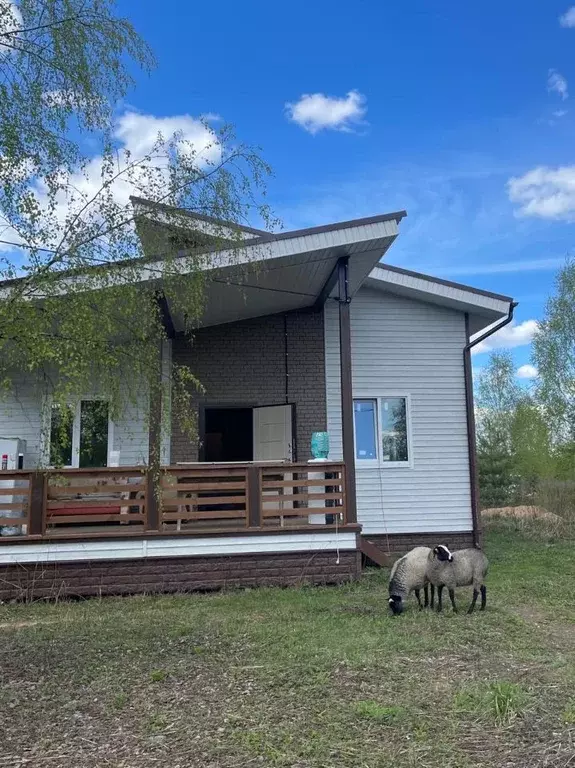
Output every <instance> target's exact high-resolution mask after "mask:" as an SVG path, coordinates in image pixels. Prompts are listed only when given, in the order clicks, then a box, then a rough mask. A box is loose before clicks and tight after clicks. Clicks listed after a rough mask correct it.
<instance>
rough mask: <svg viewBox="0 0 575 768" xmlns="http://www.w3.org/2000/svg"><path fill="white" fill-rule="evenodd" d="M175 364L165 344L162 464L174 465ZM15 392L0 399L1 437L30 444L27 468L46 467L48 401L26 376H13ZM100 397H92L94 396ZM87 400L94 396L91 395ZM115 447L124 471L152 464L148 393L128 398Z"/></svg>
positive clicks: (115, 432)
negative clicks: (172, 388) (172, 393)
mask: <svg viewBox="0 0 575 768" xmlns="http://www.w3.org/2000/svg"><path fill="white" fill-rule="evenodd" d="M171 361H172V350H171V342H169V341H165V342H164V345H163V349H162V377H163V381H164V385H165V386H164V391H163V398H164V400H163V403H164V404H163V411H164V416H165V423H164V424H163V428H162V462H163V463H164V464H169V463H170V421H169V420H170V407H171V402H170V400H171V398H170V371H171ZM13 381H14V389H13V391H12V393H11V394H9V395H2V397H1V398H0V436H1V437H19V438H20V439H23V440H26V455H25V467H26V468H35V467H38V466H42V465H43V464H44V463H45V462H46V460H47V457H46V456H45V455H44V454H45V450H44V448H43V443H44V441H45V438H46V435H47V431H48V427H49V424H48V413H47V412H45V411H46V408H47V405H46V403H47V401H46V398H45V395H44V391H43V389H42V387H41V385H40V384H39V383H38V382H35V381H33V380H32V379H31V378H28V379H27V378H26V377H24V376H23V375H16V376H13ZM94 394H96V393H92V395H94ZM86 397H87V398H89V397H90V395H89V394H88V393H87V394H86ZM112 433H113V437H112V445H111V446H110V447H109V450H115V451H120V464H121V466H124V467H129V466H136V465H140V464H147V462H148V393H147V388H146V387H142V388H141V390H140V392H137V393H134V394H132V396H131V397H130V398H128V397H126V401H125V404H124V408H123V410H122V413H121V415H120V416H118V417H116V419H115V420H114V424H113V430H112Z"/></svg>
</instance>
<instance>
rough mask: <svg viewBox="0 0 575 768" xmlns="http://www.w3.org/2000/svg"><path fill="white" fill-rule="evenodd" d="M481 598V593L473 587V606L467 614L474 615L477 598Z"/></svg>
mask: <svg viewBox="0 0 575 768" xmlns="http://www.w3.org/2000/svg"><path fill="white" fill-rule="evenodd" d="M478 596H479V591H478V590H477V589H475V587H473V600H472V601H471V605H470V606H469V610H468V611H467V613H473V611H474V610H475V603H476V602H477V597H478Z"/></svg>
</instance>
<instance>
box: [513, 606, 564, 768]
mask: <svg viewBox="0 0 575 768" xmlns="http://www.w3.org/2000/svg"><path fill="white" fill-rule="evenodd" d="M511 611H512V612H513V613H515V614H517V616H521V618H522V619H524V620H525V621H527V622H529V624H531V625H532V626H534V627H537V628H538V629H542V630H543V631H544V632H545V644H546V645H547V646H549V647H551V648H556V649H557V650H560V651H575V627H574V626H573V624H568V623H567V622H561V621H557V620H556V619H554V618H553V617H551V616H549V615H548V614H546V613H544V612H543V611H541V610H540V609H538V608H536V607H533V606H527V605H522V606H519V607H515V608H511ZM574 762H575V760H574Z"/></svg>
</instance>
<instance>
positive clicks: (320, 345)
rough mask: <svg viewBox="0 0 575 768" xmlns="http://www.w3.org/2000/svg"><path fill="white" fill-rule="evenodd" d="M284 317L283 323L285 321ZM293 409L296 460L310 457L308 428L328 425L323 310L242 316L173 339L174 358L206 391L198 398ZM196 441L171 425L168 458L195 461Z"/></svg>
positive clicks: (319, 428)
mask: <svg viewBox="0 0 575 768" xmlns="http://www.w3.org/2000/svg"><path fill="white" fill-rule="evenodd" d="M284 322H285V323H286V325H284ZM286 326H287V352H288V355H287V372H288V376H287V401H288V402H290V403H293V404H294V406H295V414H296V435H295V442H296V446H295V447H296V455H295V456H294V458H297V460H298V461H307V459H309V458H311V455H310V441H311V434H312V432H315V431H323V430H325V429H326V405H325V364H324V362H325V361H324V336H323V313H322V312H315V313H311V312H306V313H292V314H287V315H285V316H284V315H270V316H268V317H263V318H256V319H253V320H245V321H242V322H239V323H232V324H229V325H221V326H214V327H212V328H205V329H201V330H199V331H197V332H196V334H195V335H194V338H193V341H192V342H190V341H189V340H187V339H177V340H176V341H175V342H174V344H173V349H172V354H173V360H174V362H175V363H177V364H180V365H181V364H185V365H188V366H189V367H190V369H191V370H192V372H193V373H194V375H195V376H196V377H197V378H198V379H199V381H200V382H201V384H202V385H203V387H204V388H205V393H204V394H203V395H201V396H200V395H197V396H196V397H195V400H196V402H198V403H200V402H203V403H206V404H213V405H226V404H236V405H246V406H258V405H259V406H261V405H280V404H282V403H285V402H286V357H285V329H286ZM197 459H198V446H197V442H194V441H190V440H189V438H188V437H186V436H185V435H183V434H182V432H181V430H180V429H179V428H178V425H177V423H174V424H173V425H172V462H173V463H175V462H178V461H197Z"/></svg>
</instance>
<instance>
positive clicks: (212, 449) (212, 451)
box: [204, 408, 254, 461]
mask: <svg viewBox="0 0 575 768" xmlns="http://www.w3.org/2000/svg"><path fill="white" fill-rule="evenodd" d="M204 418H205V425H204V461H252V459H253V455H254V435H253V413H252V409H251V408H206V409H205V411H204Z"/></svg>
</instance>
